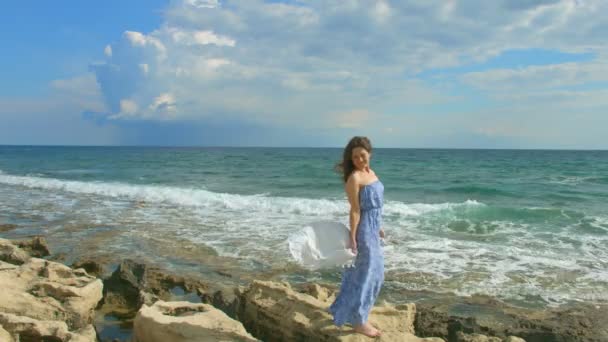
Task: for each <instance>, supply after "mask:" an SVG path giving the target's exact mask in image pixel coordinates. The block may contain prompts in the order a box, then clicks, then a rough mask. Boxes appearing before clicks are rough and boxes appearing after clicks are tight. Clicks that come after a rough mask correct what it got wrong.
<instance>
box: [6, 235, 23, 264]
mask: <svg viewBox="0 0 608 342" xmlns="http://www.w3.org/2000/svg"><path fill="white" fill-rule="evenodd" d="M29 259H30V255H29V254H27V252H26V251H24V250H22V249H21V248H19V247H18V246H15V245H14V244H13V243H12V242H11V241H10V240H6V239H0V261H5V262H7V263H10V264H13V265H22V264H24V263H26V262H27V261H28V260H29Z"/></svg>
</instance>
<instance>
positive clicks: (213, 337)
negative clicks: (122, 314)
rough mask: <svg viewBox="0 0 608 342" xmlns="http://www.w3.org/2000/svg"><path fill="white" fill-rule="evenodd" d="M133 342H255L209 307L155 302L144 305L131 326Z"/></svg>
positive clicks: (242, 330) (241, 328)
mask: <svg viewBox="0 0 608 342" xmlns="http://www.w3.org/2000/svg"><path fill="white" fill-rule="evenodd" d="M133 339H134V341H135V342H165V341H179V342H195V341H196V342H199V341H200V342H215V341H240V342H252V341H257V340H256V339H255V338H253V337H252V336H251V335H249V334H248V333H247V331H246V330H245V328H244V327H243V325H242V324H241V323H240V322H238V321H235V320H233V319H231V318H230V317H228V316H227V315H226V314H225V313H224V312H222V311H220V310H218V309H216V308H214V307H213V306H211V305H209V304H202V303H190V302H164V301H157V302H156V303H154V305H152V306H147V305H144V306H142V308H141V309H140V310H139V312H138V313H137V316H136V317H135V322H134V329H133Z"/></svg>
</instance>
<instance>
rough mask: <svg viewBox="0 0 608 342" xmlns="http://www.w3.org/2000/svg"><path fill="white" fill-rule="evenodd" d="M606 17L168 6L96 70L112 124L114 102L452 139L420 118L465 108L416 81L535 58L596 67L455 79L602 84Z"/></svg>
mask: <svg viewBox="0 0 608 342" xmlns="http://www.w3.org/2000/svg"><path fill="white" fill-rule="evenodd" d="M607 10H608V2H605V1H602V0H586V1H572V0H502V1H483V2H479V1H473V0H468V1H465V0H463V1H456V0H412V1H407V2H404V1H387V0H345V1H338V2H333V1H330V2H327V1H321V0H311V1H305V2H304V1H302V2H295V3H268V2H265V1H261V0H250V1H244V2H231V3H230V6H228V5H225V6H223V5H222V3H221V2H220V1H197V0H185V1H177V0H175V1H173V2H171V5H170V6H169V8H167V9H166V11H165V13H164V19H165V22H163V23H162V25H160V26H159V27H158V28H157V29H156V30H153V31H151V32H147V33H141V32H133V31H127V32H125V33H124V35H123V39H122V40H121V41H119V42H117V43H114V44H112V45H111V46H108V48H109V50H111V53H110V54H106V62H105V63H103V64H101V65H96V66H94V67H93V69H94V70H95V72H96V75H97V81H98V82H99V83H100V85H101V90H102V91H103V94H104V96H105V98H106V100H107V107H108V108H110V109H109V112H110V113H109V116H110V117H112V118H115V119H116V120H120V119H125V118H126V117H127V116H124V115H120V113H122V112H123V111H122V107H123V106H122V104H121V100H123V99H130V101H133V105H134V106H136V108H137V111H136V113H137V114H131V115H130V116H129V117H130V118H131V119H133V118H137V119H145V120H182V119H183V120H192V119H201V120H203V119H207V118H211V117H218V118H230V119H235V120H239V119H246V120H251V121H255V122H266V123H273V124H275V123H282V124H286V125H295V124H297V125H300V126H305V127H311V128H314V127H321V128H327V127H330V126H333V127H343V128H348V127H353V126H352V125H354V124H353V123H352V122H353V121H352V120H346V119H347V118H352V117H359V118H360V120H354V122H366V123H367V124H368V125H371V126H373V127H381V125H384V123H383V122H384V121H385V120H393V119H394V116H395V115H401V116H407V115H410V114H411V113H416V115H420V117H418V118H417V119H416V120H417V124H418V125H419V126H421V127H422V126H424V127H426V128H427V129H429V130H432V129H433V127H440V126H441V127H440V129H438V131H441V130H443V131H442V132H448V131H449V125H447V126H444V125H443V122H445V121H446V120H443V118H442V120H443V121H442V120H438V119H437V118H433V117H432V116H431V115H430V114H429V115H426V117H425V116H424V115H422V114H420V113H423V112H425V110H427V109H428V108H429V107H432V106H440V105H442V106H444V108H446V109H445V111H447V112H450V111H451V110H452V109H451V105H452V104H454V103H460V104H462V102H464V101H466V98H463V95H461V94H460V93H458V92H455V91H454V87H453V85H452V86H450V85H449V84H447V85H446V84H442V83H441V82H437V83H429V82H425V81H423V80H420V79H418V78H417V76H416V75H417V73H419V72H421V71H425V70H429V69H434V68H449V67H453V66H459V65H462V64H466V63H471V62H472V61H476V62H481V61H484V60H486V59H488V58H491V57H494V56H497V55H499V54H500V53H501V52H503V51H505V50H510V49H529V48H534V49H547V50H558V51H563V52H591V53H594V54H595V55H596V56H597V58H596V59H595V60H594V61H591V62H581V63H564V64H560V65H552V66H530V67H524V68H520V69H512V70H509V69H505V70H496V69H494V70H488V71H483V72H477V73H468V74H466V75H464V76H462V77H461V78H459V80H461V81H462V82H463V83H464V84H465V85H469V86H473V87H475V88H478V89H481V90H482V91H483V92H484V93H487V94H489V95H490V96H491V97H492V98H493V99H498V100H503V101H509V99H507V96H509V97H510V99H511V100H512V99H514V98H516V97H518V98H520V99H521V98H522V97H523V96H524V95H525V94H526V93H527V94H530V96H553V95H556V94H558V93H557V91H568V89H565V88H564V87H573V86H580V85H584V84H587V83H588V82H602V81H605V80H606V79H607V77H606V76H608V75H606V71H605V70H608V69H607V68H605V67H606V63H607V62H606V61H607V59H606V57H605V56H607V55H608V49H607V48H606V45H605V43H604V41H605V39H604V37H605V35H606V34H608V27H606V26H605V24H603V19H602V18H603V17H602V13H604V12H605V11H607ZM573 28H576V29H573ZM108 48H107V49H106V50H108ZM505 90H508V91H505ZM168 94H170V95H168ZM455 94H458V95H455ZM505 94H506V95H505ZM570 96H572V97H579V96H582V94H578V93H577V94H570ZM472 100H473V101H474V99H472ZM353 108H359V109H357V110H354V109H353ZM362 108H364V109H362ZM520 109H521V110H522V112H523V111H525V110H524V109H523V108H520ZM339 113H342V114H339ZM395 113H399V114H395ZM328 118H332V119H328ZM332 120H333V121H332ZM424 120H427V122H426V123H425V121H424ZM438 122H441V124H439V123H438ZM458 122H462V125H468V127H469V129H470V130H471V131H472V132H475V130H477V132H476V134H486V135H489V134H491V133H492V134H498V133H500V131H499V130H497V129H496V128H493V127H494V126H492V125H486V126H479V125H476V124H475V122H474V119H473V117H472V116H466V115H463V116H462V117H459V118H458ZM404 124H406V123H404ZM349 125H350V126H349ZM504 125H506V126H508V122H505V123H504ZM353 128H354V127H353ZM389 128H391V129H392V131H393V132H397V131H403V129H401V128H400V127H394V129H393V127H389ZM379 129H380V128H379ZM382 131H385V132H386V127H385V126H382ZM484 132H485V133H484ZM506 132H507V131H504V132H503V133H505V134H506ZM395 135H396V134H395Z"/></svg>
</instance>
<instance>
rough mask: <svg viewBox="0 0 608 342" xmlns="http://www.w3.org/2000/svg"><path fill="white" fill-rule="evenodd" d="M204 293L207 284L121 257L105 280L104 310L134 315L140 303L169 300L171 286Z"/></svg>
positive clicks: (149, 303)
mask: <svg viewBox="0 0 608 342" xmlns="http://www.w3.org/2000/svg"><path fill="white" fill-rule="evenodd" d="M176 287H177V288H181V289H182V290H184V291H187V292H192V293H197V292H199V293H202V292H205V289H206V288H207V285H206V284H203V283H201V282H199V281H196V280H190V279H186V278H184V277H179V276H175V275H172V274H168V273H165V272H163V271H162V270H160V269H157V268H154V267H150V266H148V265H146V264H143V263H138V262H135V261H133V260H129V259H126V260H123V261H122V262H121V263H120V265H119V266H118V268H117V269H116V271H114V273H112V276H110V278H108V279H106V280H104V306H105V307H106V309H105V311H113V312H116V313H120V314H121V315H126V316H129V315H131V314H132V315H133V316H134V315H135V313H137V311H138V310H139V308H140V307H141V306H142V305H143V304H148V305H151V304H152V303H154V302H155V301H156V300H158V299H162V300H168V299H169V297H170V292H171V289H173V288H176Z"/></svg>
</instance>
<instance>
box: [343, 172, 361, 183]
mask: <svg viewBox="0 0 608 342" xmlns="http://www.w3.org/2000/svg"><path fill="white" fill-rule="evenodd" d="M361 177H362V176H361V172H360V171H358V170H357V171H353V173H351V174H350V176H348V179H347V180H346V183H347V184H360V183H361V180H362V179H361Z"/></svg>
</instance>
